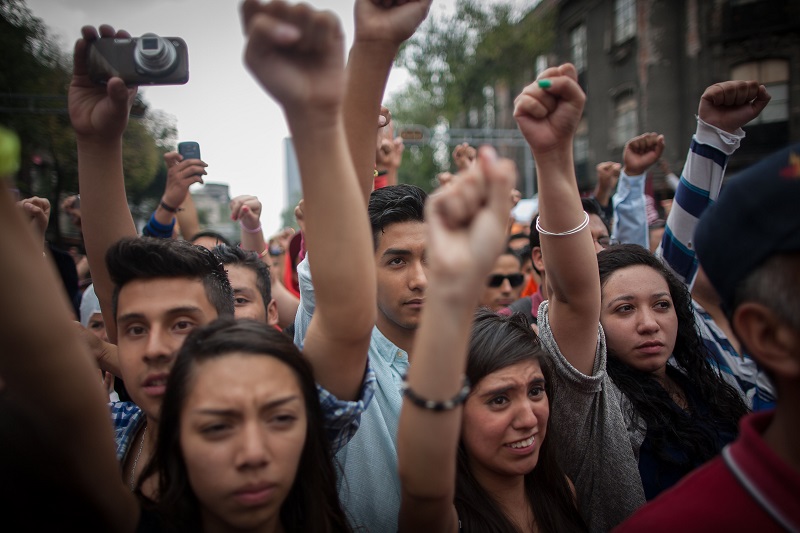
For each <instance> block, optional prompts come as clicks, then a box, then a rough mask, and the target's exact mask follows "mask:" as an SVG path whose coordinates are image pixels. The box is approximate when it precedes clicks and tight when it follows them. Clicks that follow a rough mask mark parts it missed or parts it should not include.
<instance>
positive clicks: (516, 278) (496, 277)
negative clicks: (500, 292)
mask: <svg viewBox="0 0 800 533" xmlns="http://www.w3.org/2000/svg"><path fill="white" fill-rule="evenodd" d="M505 280H508V283H509V285H511V286H512V287H519V286H520V285H522V282H523V281H525V276H523V275H522V274H508V275H503V274H492V275H491V276H489V279H488V280H487V282H486V284H487V285H488V286H489V287H494V288H496V287H499V286H500V285H502V284H503V282H504V281H505Z"/></svg>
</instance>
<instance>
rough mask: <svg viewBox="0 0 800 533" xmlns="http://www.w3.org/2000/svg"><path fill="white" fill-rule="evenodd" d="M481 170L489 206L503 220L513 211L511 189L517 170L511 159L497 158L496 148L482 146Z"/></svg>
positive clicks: (479, 152) (479, 158)
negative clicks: (484, 179)
mask: <svg viewBox="0 0 800 533" xmlns="http://www.w3.org/2000/svg"><path fill="white" fill-rule="evenodd" d="M478 160H479V164H480V167H481V172H482V173H483V175H484V177H485V178H486V187H487V198H486V200H487V202H486V203H487V207H488V208H489V210H490V211H491V212H492V213H493V214H494V215H495V216H497V217H498V220H501V221H503V223H505V220H506V219H508V214H509V212H510V211H511V189H512V188H513V187H514V185H515V183H514V182H515V181H516V172H515V169H514V162H513V161H511V160H510V159H500V160H498V158H497V152H496V151H495V150H494V148H491V147H488V146H482V147H481V148H480V150H479V151H478Z"/></svg>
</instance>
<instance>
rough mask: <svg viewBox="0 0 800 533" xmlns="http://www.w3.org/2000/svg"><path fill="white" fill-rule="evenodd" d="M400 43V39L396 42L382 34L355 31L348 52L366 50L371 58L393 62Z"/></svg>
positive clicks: (356, 52)
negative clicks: (366, 33)
mask: <svg viewBox="0 0 800 533" xmlns="http://www.w3.org/2000/svg"><path fill="white" fill-rule="evenodd" d="M401 44H402V41H400V42H397V41H396V40H395V39H392V38H391V37H387V36H382V35H364V34H360V35H359V33H358V32H356V35H355V38H354V39H353V46H352V48H351V49H350V54H351V55H352V54H354V53H355V54H358V53H362V52H366V53H368V54H369V57H371V58H374V59H376V60H384V61H389V63H392V62H394V58H395V57H397V52H398V51H399V50H400V45H401Z"/></svg>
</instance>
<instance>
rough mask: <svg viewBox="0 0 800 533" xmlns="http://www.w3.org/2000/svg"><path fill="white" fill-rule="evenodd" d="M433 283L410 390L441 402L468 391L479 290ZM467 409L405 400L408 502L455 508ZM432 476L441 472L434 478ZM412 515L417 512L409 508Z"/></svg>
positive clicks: (402, 449)
mask: <svg viewBox="0 0 800 533" xmlns="http://www.w3.org/2000/svg"><path fill="white" fill-rule="evenodd" d="M436 281H439V280H435V281H433V282H432V283H431V284H430V288H429V289H428V292H427V295H426V303H425V306H426V307H425V311H424V313H423V316H422V323H421V324H420V327H419V329H418V331H417V334H416V338H415V341H414V364H413V365H411V367H410V368H409V371H408V377H407V380H408V387H409V388H410V389H411V390H412V391H413V392H414V393H415V394H416V395H417V396H420V397H422V398H425V399H430V400H433V401H437V402H442V401H446V400H449V399H451V398H453V397H454V396H456V395H457V394H458V392H459V391H460V390H461V388H462V386H463V376H464V373H465V369H466V360H467V349H468V342H469V335H470V328H471V325H472V317H473V313H474V310H475V308H476V307H477V299H475V298H472V297H466V298H465V296H466V295H469V296H471V295H476V294H479V290H480V287H479V286H467V287H463V288H457V287H456V288H455V290H454V289H453V288H448V287H446V286H444V285H445V284H447V283H448V281H447V280H441V281H442V283H440V284H437V283H436ZM461 416H462V409H461V408H460V407H459V408H456V409H452V410H450V411H441V412H436V411H431V410H428V409H423V408H420V407H419V406H416V405H414V404H412V403H411V402H410V401H409V400H408V399H407V398H406V399H404V400H403V409H402V411H401V413H400V424H399V429H398V437H397V453H398V465H399V473H400V480H401V483H402V489H403V490H402V492H403V496H404V503H406V502H408V503H409V504H413V502H414V501H415V500H416V499H420V500H432V499H437V498H441V499H442V501H443V502H445V503H446V504H447V505H448V506H449V505H452V497H453V494H454V492H455V470H456V454H457V450H458V440H459V434H460V427H461ZM431 472H437V475H436V476H431ZM409 511H412V513H413V509H409Z"/></svg>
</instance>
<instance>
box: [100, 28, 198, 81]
mask: <svg viewBox="0 0 800 533" xmlns="http://www.w3.org/2000/svg"><path fill="white" fill-rule="evenodd" d="M113 77H119V78H122V80H123V81H124V82H125V84H126V85H182V84H184V83H186V82H187V81H189V51H188V49H187V47H186V42H185V41H184V40H183V39H181V38H179V37H160V36H158V35H156V34H154V33H145V34H144V35H142V36H141V37H127V38H124V37H103V38H101V39H97V40H96V41H92V42H91V43H90V45H89V79H91V80H92V81H93V82H95V83H106V82H108V80H109V79H110V78H113Z"/></svg>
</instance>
